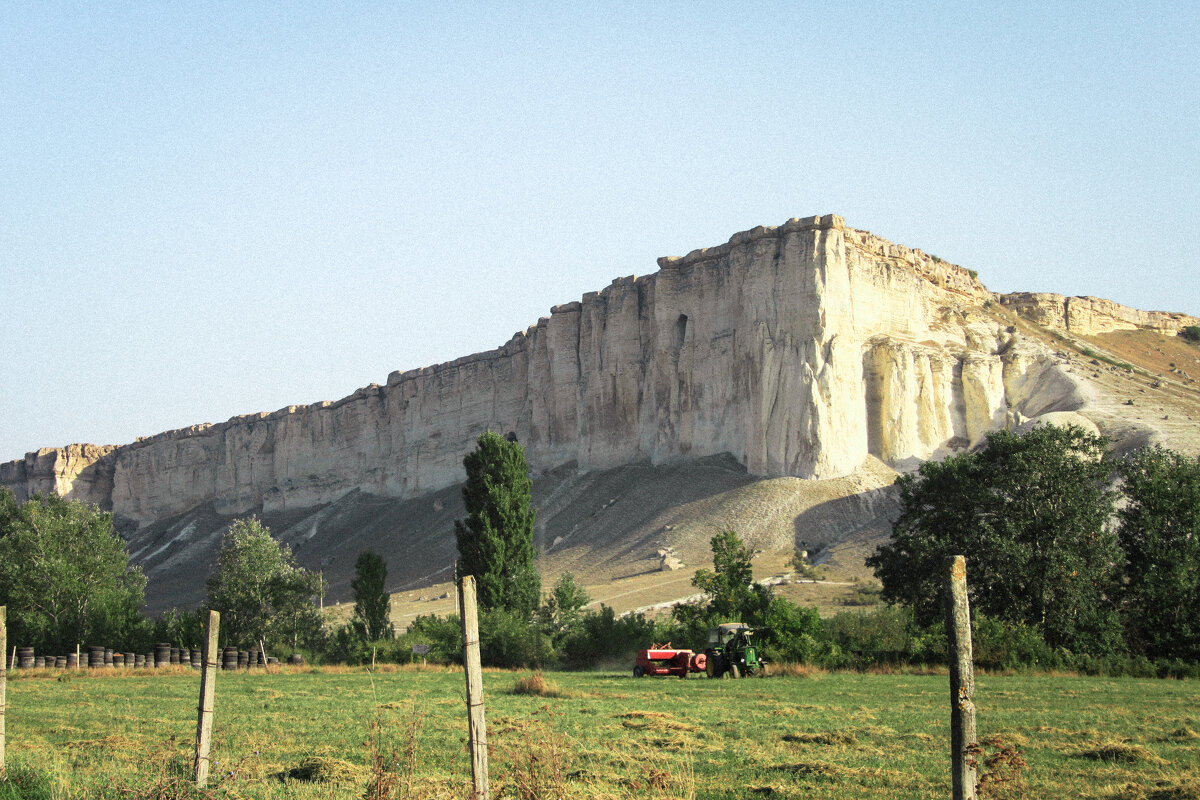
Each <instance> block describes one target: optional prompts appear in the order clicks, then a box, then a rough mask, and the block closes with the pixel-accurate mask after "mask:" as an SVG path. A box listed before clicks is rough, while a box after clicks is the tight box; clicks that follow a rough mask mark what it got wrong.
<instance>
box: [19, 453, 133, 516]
mask: <svg viewBox="0 0 1200 800" xmlns="http://www.w3.org/2000/svg"><path fill="white" fill-rule="evenodd" d="M116 449H117V448H115V447H112V446H104V447H99V446H97V445H94V444H72V445H67V446H66V447H43V448H42V449H41V450H37V451H35V452H32V453H28V454H26V456H25V458H23V459H21V460H20V461H9V462H8V463H6V464H0V487H4V488H7V489H10V490H12V491H13V492H14V493H15V494H16V496H17V499H18V500H20V501H24V500H28V499H29V496H30V495H33V494H48V493H50V492H53V493H56V494H60V495H63V496H69V497H73V498H75V499H78V500H82V501H84V502H86V503H93V504H95V505H101V506H105V507H108V506H109V505H110V504H111V497H112V487H113V470H112V461H113V460H112V458H111V456H112V453H113V452H114V451H115V450H116Z"/></svg>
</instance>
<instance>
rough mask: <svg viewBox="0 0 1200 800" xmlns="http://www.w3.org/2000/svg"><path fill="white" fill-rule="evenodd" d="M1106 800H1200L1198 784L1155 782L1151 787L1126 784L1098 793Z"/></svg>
mask: <svg viewBox="0 0 1200 800" xmlns="http://www.w3.org/2000/svg"><path fill="white" fill-rule="evenodd" d="M1100 796H1101V797H1104V798H1108V800H1200V783H1196V782H1194V781H1185V782H1183V783H1175V782H1173V781H1166V780H1163V781H1155V783H1154V785H1153V786H1146V785H1144V784H1139V783H1127V784H1125V785H1123V786H1118V787H1115V788H1113V789H1108V790H1105V791H1102V792H1101V793H1100Z"/></svg>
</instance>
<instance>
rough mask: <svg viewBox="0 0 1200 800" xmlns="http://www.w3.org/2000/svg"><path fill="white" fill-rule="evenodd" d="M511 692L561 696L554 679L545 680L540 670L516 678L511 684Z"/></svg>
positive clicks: (540, 695) (539, 695)
mask: <svg viewBox="0 0 1200 800" xmlns="http://www.w3.org/2000/svg"><path fill="white" fill-rule="evenodd" d="M512 694H530V695H536V696H537V697H562V696H563V693H562V690H561V689H559V688H558V684H556V683H554V681H548V680H546V678H545V676H543V675H542V673H541V672H535V673H533V674H532V675H528V676H526V677H524V678H517V681H516V683H514V684H513V688H512Z"/></svg>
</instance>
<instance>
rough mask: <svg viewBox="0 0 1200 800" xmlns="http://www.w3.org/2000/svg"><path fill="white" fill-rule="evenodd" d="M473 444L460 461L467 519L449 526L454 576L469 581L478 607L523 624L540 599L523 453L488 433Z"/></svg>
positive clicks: (513, 445) (527, 479)
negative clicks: (519, 618)
mask: <svg viewBox="0 0 1200 800" xmlns="http://www.w3.org/2000/svg"><path fill="white" fill-rule="evenodd" d="M476 444H477V447H476V448H475V450H474V451H473V452H471V453H470V454H468V455H467V457H466V458H464V459H463V466H464V467H466V471H467V482H466V484H465V485H464V486H463V490H462V493H463V502H464V503H465V504H466V507H467V518H466V519H465V520H455V522H454V537H455V539H456V540H457V542H458V558H459V561H458V574H459V575H474V576H475V581H476V589H477V592H478V598H479V605H480V607H481V608H483V609H493V608H505V609H510V610H512V611H515V612H517V613H518V614H521V615H523V616H524V617H525V618H526V619H528V618H529V617H530V616H531V615H532V614H533V612H534V610H535V609H536V608H537V606H538V601H539V600H540V599H541V592H542V583H541V578H540V577H539V575H538V571H537V564H536V563H535V561H534V559H535V556H536V554H537V553H536V549H535V548H534V544H533V523H534V520H535V519H536V517H537V511H536V510H535V509H534V508H533V507H532V505H531V504H530V491H531V489H532V486H533V484H532V482H531V481H530V479H529V465H528V464H527V463H526V461H525V450H524V448H522V447H521V446H520V445H519V444H517V443H516V442H510V441H508V440H507V439H505V438H504V437H502V436H500V435H499V434H496V433H493V432H491V431H488V432H487V433H485V434H483V435H482V436H480V437H479V439H478V440H477V442H476Z"/></svg>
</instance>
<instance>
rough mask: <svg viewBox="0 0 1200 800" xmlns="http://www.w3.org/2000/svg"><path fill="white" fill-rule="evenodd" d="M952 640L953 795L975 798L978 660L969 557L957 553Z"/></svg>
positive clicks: (949, 627)
mask: <svg viewBox="0 0 1200 800" xmlns="http://www.w3.org/2000/svg"><path fill="white" fill-rule="evenodd" d="M946 634H947V638H948V639H949V641H950V759H951V781H952V797H953V798H954V800H975V783H976V760H975V758H974V757H973V756H972V755H971V754H970V753H968V752H967V750H968V748H971V747H973V746H974V745H975V744H976V738H975V663H974V658H973V655H972V653H971V609H970V607H969V605H968V603H967V560H966V559H965V558H964V557H963V556H954V560H953V561H952V562H951V565H950V592H949V598H948V602H947V605H946Z"/></svg>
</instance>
